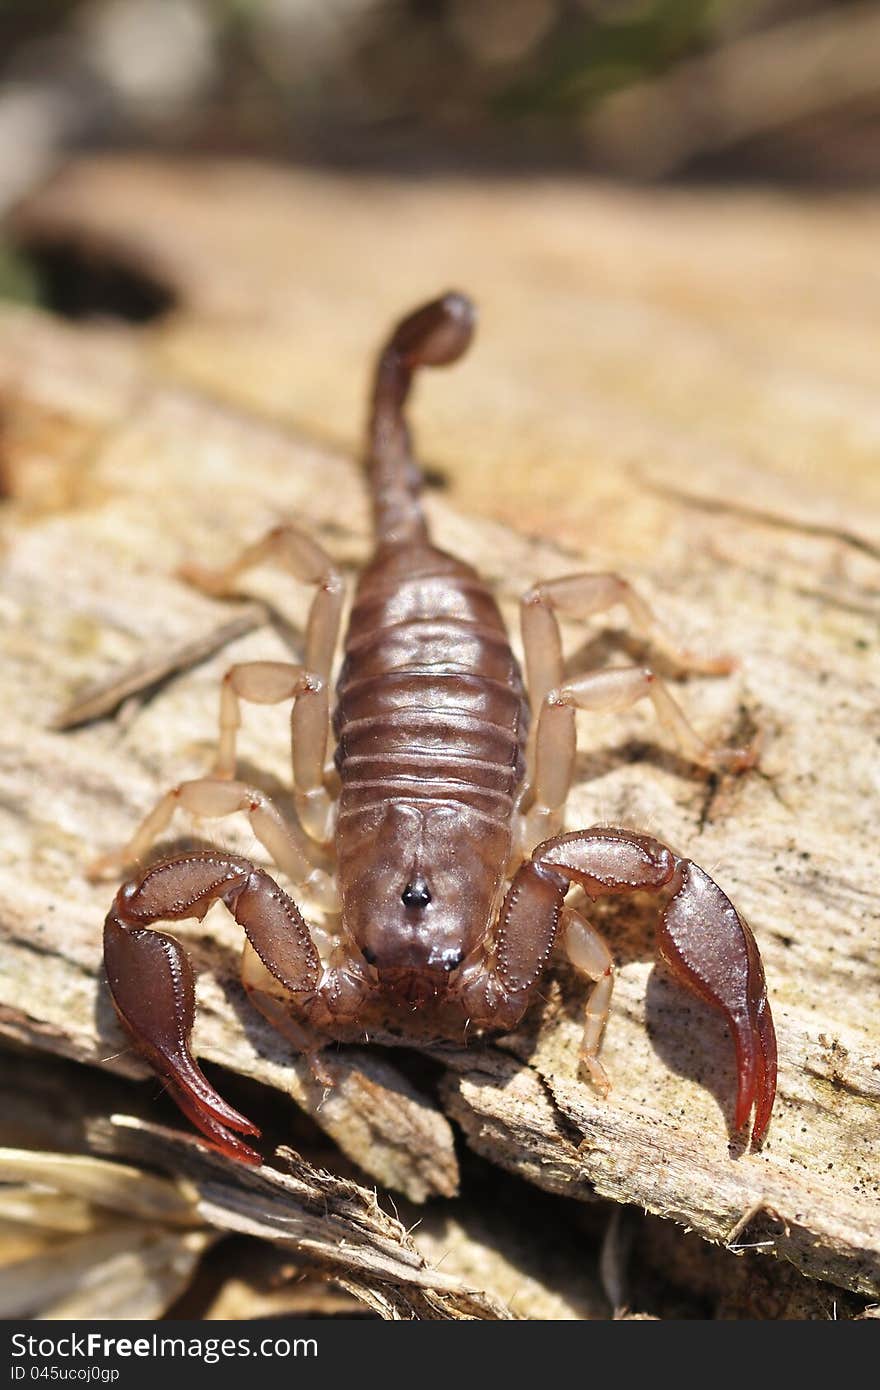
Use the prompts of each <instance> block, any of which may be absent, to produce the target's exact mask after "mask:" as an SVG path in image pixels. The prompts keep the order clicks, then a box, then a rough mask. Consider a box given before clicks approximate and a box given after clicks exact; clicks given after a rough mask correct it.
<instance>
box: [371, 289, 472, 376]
mask: <svg viewBox="0 0 880 1390" xmlns="http://www.w3.org/2000/svg"><path fill="white" fill-rule="evenodd" d="M476 322H477V311H476V309H475V307H474V304H473V301H472V300H470V299H469V298H468V297H467V295H466V294H458V293H457V292H456V291H455V290H449V291H448V292H447V293H446V294H443V295H441V296H440V298H439V299H432V300H431V302H430V303H429V304H423V305H422V307H421V308H420V309H415V310H414V311H413V312H412V313H411V314H407V316H406V318H405V319H401V321H400V323H399V324H398V325H397V327H396V328H395V330H394V332H393V333H392V335H391V338H390V340H389V343H388V346H387V348H386V350H385V351H386V354H391V353H393V354H394V355H395V356H396V357H397V358H398V359H399V361H400V363H401V365H402V367H403V368H404V370H406V371H412V370H413V368H414V367H446V366H448V365H449V363H450V362H455V361H457V360H458V358H459V357H461V356H462V354H463V353H465V352H467V349H468V347H469V345H470V341H471V338H472V337H473V334H474V328H475V326H476Z"/></svg>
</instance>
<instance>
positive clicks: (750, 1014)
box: [660, 859, 776, 1145]
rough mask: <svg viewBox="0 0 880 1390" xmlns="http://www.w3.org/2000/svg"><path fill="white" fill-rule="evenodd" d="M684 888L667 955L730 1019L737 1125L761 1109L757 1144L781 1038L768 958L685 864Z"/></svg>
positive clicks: (724, 901)
mask: <svg viewBox="0 0 880 1390" xmlns="http://www.w3.org/2000/svg"><path fill="white" fill-rule="evenodd" d="M677 877H678V881H679V886H678V888H677V890H676V892H675V894H674V896H673V898H672V900H671V901H670V903H669V905H668V907H667V909H666V912H665V913H664V917H663V923H662V926H661V932H660V950H661V954H662V956H663V958H664V960H665V961H666V962H667V964H668V965H669V966H670V967H671V969H672V970H673V972H674V973H675V974H676V975H677V976H678V977H679V979H680V980H682V982H683V983H684V984H685V985H687V986H688V988H690V989H692V990H693V991H694V993H695V994H698V995H699V996H700V998H702V999H704V1000H705V1001H706V1003H708V1004H711V1005H712V1007H713V1008H716V1009H718V1010H719V1011H720V1012H721V1013H722V1014H723V1015H724V1016H725V1018H726V1019H727V1022H728V1025H729V1027H730V1030H731V1033H732V1034H733V1042H734V1046H735V1048H736V1061H737V1076H738V1084H737V1100H736V1109H735V1112H734V1126H735V1128H736V1129H737V1131H739V1130H741V1129H743V1128H744V1127H745V1125H746V1124H747V1123H748V1119H749V1116H750V1114H751V1113H752V1110H753V1109H754V1120H753V1124H752V1136H751V1137H752V1143H753V1144H754V1145H757V1144H758V1143H760V1141H761V1139H763V1137H764V1135H765V1133H766V1132H767V1126H768V1125H769V1123H770V1112H771V1110H772V1107H773V1099H774V1096H775V1094H776V1034H775V1031H774V1028H773V1019H772V1017H771V1014H770V1006H769V1004H768V1003H767V991H766V986H765V983H764V970H763V967H762V965H761V957H760V955H759V954H758V948H757V946H756V944H755V938H754V937H753V936H752V933H751V930H750V929H749V927H748V925H747V924H746V923H745V922H744V921H743V919H742V918H741V917H740V915H739V913H738V912H737V910H736V908H735V907H734V906H733V904H732V903H731V902H730V900H729V899H728V897H727V896H726V894H724V893H723V892H722V891H721V889H720V888H719V887H718V885H717V883H715V882H714V881H713V880H712V879H711V878H710V877H709V875H708V874H707V873H705V872H704V870H703V869H700V868H698V866H697V865H696V864H692V863H691V862H690V860H687V859H684V860H681V861H680V866H679V868H678V870H677Z"/></svg>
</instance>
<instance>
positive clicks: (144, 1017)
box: [104, 890, 262, 1163]
mask: <svg viewBox="0 0 880 1390" xmlns="http://www.w3.org/2000/svg"><path fill="white" fill-rule="evenodd" d="M120 900H121V901H120ZM124 903H125V894H124V890H123V892H122V893H121V894H120V895H119V897H118V898H117V901H116V903H114V906H113V908H111V910H110V912H109V914H108V916H107V920H106V922H105V925H104V960H105V964H106V968H107V980H108V983H109V986H110V993H111V995H112V997H113V1003H114V1005H115V1007H116V1011H117V1013H118V1015H119V1017H120V1019H121V1021H122V1023H123V1024H124V1026H125V1028H126V1029H127V1031H128V1032H129V1033H130V1035H131V1037H132V1039H133V1041H134V1044H135V1046H136V1047H137V1049H138V1051H139V1052H140V1053H141V1055H142V1056H143V1057H145V1058H146V1060H147V1061H148V1062H149V1063H150V1065H151V1066H152V1067H153V1069H154V1070H155V1071H156V1072H157V1073H158V1075H159V1076H161V1078H162V1080H163V1081H164V1082H165V1084H166V1086H167V1088H168V1091H169V1093H170V1094H171V1095H172V1096H173V1098H174V1100H175V1101H176V1102H177V1104H178V1105H179V1106H180V1108H181V1110H183V1111H184V1113H185V1114H186V1115H188V1116H189V1118H190V1119H191V1120H192V1121H193V1123H194V1124H196V1125H197V1126H198V1128H199V1129H200V1130H201V1131H202V1133H203V1134H204V1135H205V1136H206V1137H207V1138H208V1139H210V1140H211V1142H212V1144H213V1145H214V1146H215V1147H216V1148H218V1149H220V1150H221V1152H223V1153H225V1154H228V1155H229V1156H231V1157H235V1158H240V1159H242V1160H243V1161H244V1162H247V1163H260V1162H261V1161H262V1160H261V1159H260V1156H259V1154H257V1153H255V1152H254V1150H253V1149H250V1148H249V1147H248V1146H247V1145H246V1144H243V1143H242V1141H241V1140H240V1139H238V1138H236V1136H235V1134H233V1133H232V1131H233V1130H236V1131H238V1132H239V1133H241V1134H248V1135H254V1136H256V1135H259V1133H260V1131H259V1129H258V1128H257V1126H256V1125H254V1124H252V1123H251V1121H250V1120H248V1119H247V1117H246V1116H244V1115H242V1114H240V1113H239V1112H238V1111H237V1110H235V1109H234V1108H233V1107H232V1106H231V1105H229V1104H228V1103H227V1102H226V1101H225V1100H224V1099H223V1097H222V1096H221V1095H219V1094H218V1093H217V1091H215V1089H214V1087H213V1086H212V1085H211V1083H210V1081H209V1080H208V1078H207V1077H206V1076H205V1074H204V1073H203V1071H202V1069H201V1068H200V1067H199V1065H198V1063H197V1062H196V1060H195V1058H194V1057H193V1055H192V1052H191V1051H190V1045H189V1036H190V1031H191V1029H192V1024H193V1018H194V1012H195V990H194V985H193V975H192V967H191V965H190V963H189V960H188V958H187V956H186V954H185V953H184V951H183V949H182V948H181V946H180V945H179V943H178V942H177V941H175V939H174V937H172V936H166V935H165V933H164V932H157V931H154V930H152V929H149V928H145V927H137V926H131V925H129V924H126V923H124V921H123V919H122V918H121V917H120V915H119V913H120V908H121V907H122V905H123V904H124Z"/></svg>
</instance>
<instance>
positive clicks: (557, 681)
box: [520, 574, 736, 709]
mask: <svg viewBox="0 0 880 1390" xmlns="http://www.w3.org/2000/svg"><path fill="white" fill-rule="evenodd" d="M618 603H619V604H622V605H623V606H624V607H625V608H626V611H627V615H628V617H629V620H630V623H631V624H632V626H633V627H634V628H635V630H636V632H638V633H639V635H640V636H643V637H646V638H648V639H649V640H650V642H651V643H652V645H653V646H655V647H656V648H657V650H658V651H660V652H662V653H663V654H664V655H665V656H667V657H669V659H670V660H671V661H672V662H673V663H674V664H675V665H676V666H678V667H680V668H681V670H683V671H697V672H700V673H702V674H703V675H709V676H719V675H726V674H727V673H728V672H730V671H732V670H733V668H734V666H735V664H736V663H735V662H734V660H733V658H732V657H729V656H701V655H699V654H698V653H697V652H692V651H690V650H689V649H688V648H687V647H682V646H680V645H679V644H678V643H677V642H676V640H675V638H674V637H673V636H672V635H671V634H670V633H669V632H667V631H666V629H665V627H664V626H663V624H662V623H661V622H660V620H659V618H657V616H656V615H655V614H654V613H653V612H652V610H651V609H650V607H649V606H648V604H647V603H646V602H645V600H644V599H643V598H641V597H640V596H639V595H638V594H637V593H636V591H635V590H634V589H633V588H632V586H631V585H630V584H629V583H628V582H627V580H625V579H624V578H622V576H621V575H619V574H573V575H567V576H566V577H565V578H562V579H548V580H545V581H544V583H542V584H536V585H535V587H534V588H533V589H530V590H529V592H528V593H527V594H525V595H524V597H523V600H522V608H521V615H520V616H521V620H522V634H523V645H524V647H525V655H526V671H527V675H528V687H529V699H530V701H531V705H532V709H540V708H541V705H542V703H543V701H544V699H545V697H546V695H547V694H548V693H549V691H551V690H554V689H555V688H556V687H557V686H560V685H561V684H562V680H563V666H562V637H561V634H560V631H559V618H558V616H557V615H558V614H560V613H562V614H564V615H565V616H566V617H571V618H576V619H578V620H583V619H585V618H591V617H593V615H594V614H596V613H604V612H606V611H607V610H608V609H609V608H613V607H614V606H615V604H618Z"/></svg>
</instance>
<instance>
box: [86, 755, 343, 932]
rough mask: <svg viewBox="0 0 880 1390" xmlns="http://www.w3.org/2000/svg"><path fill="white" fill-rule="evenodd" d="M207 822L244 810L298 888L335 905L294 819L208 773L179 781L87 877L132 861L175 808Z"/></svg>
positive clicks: (327, 881)
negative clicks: (118, 846)
mask: <svg viewBox="0 0 880 1390" xmlns="http://www.w3.org/2000/svg"><path fill="white" fill-rule="evenodd" d="M178 807H180V808H182V809H183V810H184V811H189V813H190V814H191V815H194V816H200V817H204V818H205V819H206V820H221V819H223V818H225V817H226V816H233V815H235V814H236V813H237V812H239V811H243V812H244V813H245V814H246V815H247V817H248V820H249V821H250V824H251V829H252V830H253V832H254V834H255V835H256V837H257V839H258V840H259V842H260V844H261V845H262V846H263V848H264V849H265V850H267V852H268V853H269V855H270V856H271V858H272V861H273V863H275V864H276V865H277V866H278V868H279V869H281V870H282V872H283V873H285V874H286V875H287V877H288V878H289V879H290V880H291V882H292V883H294V884H295V885H296V886H297V887H299V888H303V889H305V890H306V891H307V893H308V894H309V896H310V897H312V898H314V899H315V900H316V901H317V902H318V903H319V904H320V906H321V907H323V908H324V909H325V910H326V911H330V912H333V911H336V910H337V909H338V894H337V892H336V887H335V884H334V882H333V880H332V879H331V878H330V876H329V875H328V874H327V873H325V872H324V870H323V869H321V868H319V867H317V866H316V865H315V863H314V862H313V860H312V858H311V854H312V853H314V850H313V848H312V845H311V844H310V842H309V841H308V839H307V838H306V836H305V835H304V834H303V832H302V830H301V829H300V827H299V825H298V823H297V822H296V821H293V820H291V821H289V822H288V821H285V820H284V818H283V817H282V815H281V813H280V811H279V810H278V808H277V807H276V806H275V805H274V804H273V802H272V801H271V800H270V798H269V797H268V796H265V795H264V793H263V792H260V791H257V790H256V789H255V788H254V787H249V786H247V785H246V784H245V783H244V782H231V781H226V780H225V779H224V780H218V779H216V778H211V777H200V778H197V779H195V780H194V781H191V782H181V783H180V785H179V786H176V787H172V789H171V791H169V792H166V793H165V795H164V796H163V797H162V798H161V799H160V800H159V801H158V802H157V803H156V805H155V806H154V807H153V810H152V811H151V812H150V814H149V815H148V816H147V817H146V819H145V820H144V821H143V822H142V824H141V825H140V827H139V828H138V829H137V830H136V831H135V833H134V835H133V836H132V838H131V839H130V840H129V841H128V843H127V844H126V845H123V847H122V848H121V849H120V850H116V851H114V852H113V853H111V854H105V855H102V856H101V858H100V859H98V860H96V861H95V862H94V863H93V864H92V865H91V866H90V869H89V876H90V877H91V878H104V877H109V876H113V875H115V874H117V873H118V872H119V871H120V870H121V869H123V868H125V867H126V865H129V864H136V863H138V862H139V861H140V860H142V859H143V858H144V856H145V855H146V853H147V851H148V850H149V849H150V848H151V846H152V845H153V844H154V843H155V841H156V840H157V839H158V838H159V836H160V835H161V834H162V833H163V831H164V830H166V829H167V827H168V825H169V824H170V822H171V818H172V816H173V815H174V812H175V811H176V810H177V808H178Z"/></svg>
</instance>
